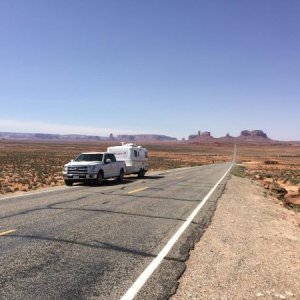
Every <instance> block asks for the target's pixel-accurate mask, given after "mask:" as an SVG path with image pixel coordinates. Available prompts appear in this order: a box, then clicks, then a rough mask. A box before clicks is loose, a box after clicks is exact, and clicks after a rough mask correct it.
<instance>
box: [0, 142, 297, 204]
mask: <svg viewBox="0 0 300 300" xmlns="http://www.w3.org/2000/svg"><path fill="white" fill-rule="evenodd" d="M118 144H119V143H116V142H54V141H49V142H48V141H43V142H40V141H39V142H37V141H11V140H3V141H0V194H2V195H3V194H12V193H18V192H28V191H33V190H37V189H41V188H46V187H53V186H60V185H63V184H64V181H63V178H62V168H63V165H64V164H66V163H67V162H69V161H70V160H71V159H73V158H75V157H76V156H77V155H78V154H79V153H81V152H88V151H106V149H107V147H108V146H112V145H118ZM143 146H145V147H146V148H148V150H149V171H157V170H165V169H172V168H180V167H192V166H199V165H204V164H211V163H218V162H225V161H232V160H233V152H234V145H233V144H232V143H224V142H222V143H220V142H201V143H183V142H172V143H171V142H161V143H149V144H143ZM236 163H237V164H239V165H240V166H241V167H242V170H243V172H242V173H241V174H239V175H240V176H245V177H248V178H250V179H251V180H252V181H254V182H256V183H258V184H260V185H262V186H264V188H265V194H266V196H267V195H270V194H271V195H274V196H275V197H277V198H278V199H280V200H282V201H283V203H284V205H286V206H288V207H291V208H294V209H296V210H297V209H298V208H299V206H300V144H299V143H273V144H272V143H267V144H263V143H262V144H261V143H239V144H237V152H236ZM240 169H241V168H240Z"/></svg>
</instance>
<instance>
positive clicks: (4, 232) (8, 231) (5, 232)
mask: <svg viewBox="0 0 300 300" xmlns="http://www.w3.org/2000/svg"><path fill="white" fill-rule="evenodd" d="M15 231H17V229H11V230H7V231H2V232H1V231H0V236H3V235H7V234H10V233H13V232H15Z"/></svg>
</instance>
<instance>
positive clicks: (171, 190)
mask: <svg viewBox="0 0 300 300" xmlns="http://www.w3.org/2000/svg"><path fill="white" fill-rule="evenodd" d="M229 166H230V164H229V163H223V164H213V165H208V166H199V167H193V168H183V169H175V170H167V171H162V172H156V173H152V174H147V176H145V178H143V179H137V178H135V177H127V178H125V180H124V182H123V183H117V182H116V181H106V182H105V183H104V184H103V185H102V186H100V187H96V186H84V185H74V186H73V187H62V188H59V189H53V190H47V191H45V192H41V193H36V194H34V193H32V194H26V195H21V196H16V197H14V196H13V197H6V198H3V197H2V198H0V299H22V300H26V299H120V298H121V297H122V296H123V295H124V294H125V293H126V291H127V290H128V289H129V288H130V286H131V285H132V284H133V283H134V282H135V280H136V279H137V277H138V276H139V275H140V274H141V273H142V272H143V270H144V269H145V268H146V267H147V266H148V265H149V264H150V263H151V261H153V259H154V258H155V257H156V256H157V254H158V253H159V252H160V250H161V249H162V248H163V247H164V246H165V244H166V243H167V242H168V241H169V239H170V238H171V237H172V236H173V235H174V233H175V232H176V231H177V230H178V228H179V227H180V226H181V225H182V224H183V223H184V222H185V221H186V219H187V218H188V217H189V215H190V214H191V212H192V211H193V210H194V209H195V207H197V206H198V205H199V203H200V202H201V201H202V199H203V198H204V197H205V195H206V194H207V193H208V192H209V191H210V190H211V189H212V187H213V186H214V185H215V184H216V183H217V182H218V180H219V179H220V178H221V177H222V176H223V175H224V174H225V172H226V171H227V170H228V168H229ZM225 184H226V178H225V179H224V180H223V181H222V182H221V183H220V184H219V186H218V188H217V189H216V191H215V192H214V193H213V195H212V196H211V197H210V198H209V200H208V201H207V202H206V204H205V205H204V207H203V209H202V210H201V211H200V212H199V213H198V214H197V216H196V217H195V219H194V220H193V222H192V224H191V225H190V226H189V227H188V229H187V230H186V231H185V232H184V234H183V235H182V236H181V238H180V239H179V240H178V242H177V243H176V244H175V246H174V247H173V248H172V250H171V251H170V252H169V253H168V255H167V256H166V257H165V259H164V260H163V261H162V263H161V264H160V266H159V267H158V269H157V270H156V271H155V272H154V273H153V275H152V276H151V277H150V279H149V280H148V281H147V283H146V284H145V285H144V286H143V288H142V289H141V290H140V291H139V293H138V294H137V296H136V299H167V298H168V297H169V296H170V295H171V294H172V293H174V291H175V290H176V286H177V279H178V277H179V276H180V275H181V274H182V272H183V271H184V268H185V264H184V261H185V260H186V259H187V257H188V253H189V250H190V248H191V247H192V246H193V244H194V242H195V241H196V240H197V239H199V238H200V237H201V235H202V234H203V232H204V230H205V228H206V227H207V226H208V224H209V222H210V219H211V217H212V215H213V212H214V210H215V208H216V203H217V199H218V197H219V196H220V195H221V193H222V191H223V189H224V186H225Z"/></svg>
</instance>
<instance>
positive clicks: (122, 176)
mask: <svg viewBox="0 0 300 300" xmlns="http://www.w3.org/2000/svg"><path fill="white" fill-rule="evenodd" d="M123 179H124V170H123V169H121V170H120V175H119V177H118V181H119V182H122V181H123Z"/></svg>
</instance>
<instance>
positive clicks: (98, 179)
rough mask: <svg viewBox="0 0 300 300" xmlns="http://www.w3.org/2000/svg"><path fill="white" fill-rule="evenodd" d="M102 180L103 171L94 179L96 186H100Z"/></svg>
mask: <svg viewBox="0 0 300 300" xmlns="http://www.w3.org/2000/svg"><path fill="white" fill-rule="evenodd" d="M103 178H104V174H103V171H102V170H101V171H100V172H99V173H98V175H97V179H96V183H97V185H101V184H102V183H103Z"/></svg>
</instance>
